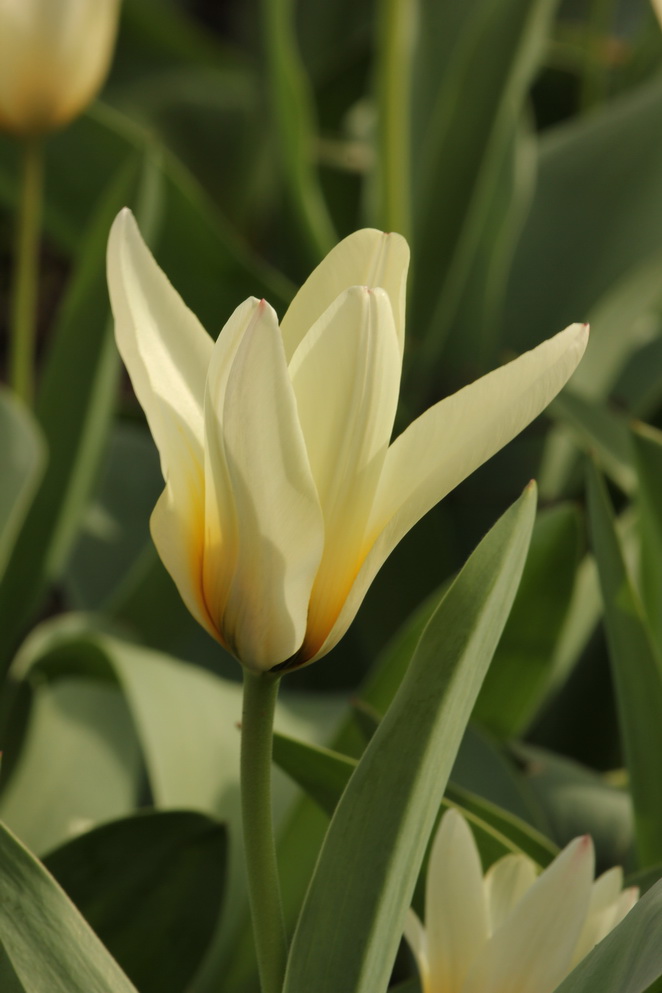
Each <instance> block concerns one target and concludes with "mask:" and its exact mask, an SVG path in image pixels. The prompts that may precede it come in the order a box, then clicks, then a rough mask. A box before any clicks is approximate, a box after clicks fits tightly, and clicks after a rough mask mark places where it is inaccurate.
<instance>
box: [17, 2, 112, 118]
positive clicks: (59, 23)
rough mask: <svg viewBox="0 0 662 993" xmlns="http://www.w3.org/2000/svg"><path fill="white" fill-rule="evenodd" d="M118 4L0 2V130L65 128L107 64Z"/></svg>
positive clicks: (89, 96)
mask: <svg viewBox="0 0 662 993" xmlns="http://www.w3.org/2000/svg"><path fill="white" fill-rule="evenodd" d="M119 5H120V0H0V130H3V131H9V132H12V133H13V134H17V135H22V136H31V135H38V134H43V133H44V132H47V131H52V130H55V129H56V128H60V127H63V126H64V125H65V124H68V123H69V121H71V120H72V119H73V118H74V117H76V115H77V114H79V113H80V112H81V111H82V110H83V108H84V107H86V106H87V104H88V103H89V102H90V101H91V100H92V99H93V97H94V96H95V94H96V93H97V91H98V90H99V89H100V87H101V85H102V83H103V81H104V79H105V78H106V75H107V73H108V68H109V65H110V60H111V56H112V53H113V47H114V43H115V35H116V33H117V20H118V16H119Z"/></svg>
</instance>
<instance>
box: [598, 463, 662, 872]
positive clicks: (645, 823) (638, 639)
mask: <svg viewBox="0 0 662 993" xmlns="http://www.w3.org/2000/svg"><path fill="white" fill-rule="evenodd" d="M588 497H589V511H590V514H589V516H590V527H591V537H592V541H593V550H594V553H595V558H596V561H597V564H598V573H599V576H600V586H601V588H602V597H603V600H604V610H605V617H604V620H605V627H606V631H607V641H608V644H609V656H610V661H611V668H612V673H613V679H614V685H615V688H616V704H617V708H618V717H619V725H620V731H621V737H622V741H623V747H624V751H625V761H626V765H627V769H628V773H629V783H630V792H631V793H632V801H633V804H634V817H635V832H636V840H637V851H638V854H639V858H640V861H641V864H642V865H643V866H646V865H649V864H651V863H654V862H659V861H660V859H661V858H662V833H661V832H660V824H662V721H660V714H662V663H661V662H660V659H659V657H658V656H657V654H656V652H655V648H654V645H653V643H652V640H651V637H650V634H649V631H648V628H647V626H646V622H645V618H644V615H643V610H642V607H641V603H640V601H639V598H638V596H637V593H636V591H635V589H634V587H633V585H632V582H631V580H630V578H629V575H628V573H627V570H626V567H625V563H624V561H623V554H622V552H621V548H620V546H619V542H618V537H617V535H616V532H615V530H614V521H613V514H612V510H611V506H610V503H609V497H608V495H607V490H606V488H605V485H604V483H603V481H602V479H601V477H600V476H599V475H598V472H597V470H596V469H595V467H594V466H593V464H592V463H590V464H589V469H588Z"/></svg>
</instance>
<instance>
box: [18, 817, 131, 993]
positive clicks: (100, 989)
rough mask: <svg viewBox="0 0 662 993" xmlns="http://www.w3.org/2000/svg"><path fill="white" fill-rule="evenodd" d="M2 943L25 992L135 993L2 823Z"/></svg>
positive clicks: (77, 914)
mask: <svg viewBox="0 0 662 993" xmlns="http://www.w3.org/2000/svg"><path fill="white" fill-rule="evenodd" d="M0 942H2V944H3V945H4V948H5V951H6V952H7V954H8V955H9V958H10V959H11V964H12V966H13V968H14V970H15V972H16V975H17V976H18V978H19V979H20V981H21V983H22V984H23V987H24V989H25V993H46V991H48V993H109V991H111V990H112V993H136V988H135V987H134V986H133V984H132V983H131V982H130V981H129V979H128V978H127V977H126V976H125V974H124V973H123V972H122V970H121V969H120V968H119V966H118V965H117V963H116V962H115V960H114V959H113V958H112V957H111V955H110V954H109V952H108V951H107V950H106V949H105V948H104V947H103V945H102V944H101V942H100V941H99V939H98V938H97V936H96V935H95V934H94V932H93V931H92V929H91V928H90V927H89V925H88V924H87V923H86V922H85V920H84V919H83V917H81V915H80V914H79V912H78V911H77V910H76V908H75V907H74V905H73V904H72V903H71V902H70V900H69V898H68V897H67V896H66V894H65V893H64V892H63V890H61V889H60V887H59V886H58V885H57V883H56V882H55V880H54V879H53V877H52V876H50V875H49V873H48V872H46V870H45V869H44V867H43V866H42V865H41V864H40V863H39V862H38V861H37V860H36V859H35V858H34V856H33V855H31V854H30V853H29V852H28V850H27V849H26V848H24V847H23V845H21V843H20V842H19V841H18V840H17V839H16V838H15V837H14V836H13V835H12V834H11V833H10V832H9V831H8V830H7V829H6V828H4V827H3V826H2V825H0Z"/></svg>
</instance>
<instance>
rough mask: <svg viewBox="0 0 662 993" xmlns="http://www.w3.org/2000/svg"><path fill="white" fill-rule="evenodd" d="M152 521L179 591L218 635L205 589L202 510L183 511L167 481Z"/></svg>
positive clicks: (158, 545)
mask: <svg viewBox="0 0 662 993" xmlns="http://www.w3.org/2000/svg"><path fill="white" fill-rule="evenodd" d="M149 524H150V531H151V533H152V540H153V541H154V544H155V546H156V550H157V552H158V553H159V556H160V558H161V561H162V562H163V564H164V566H165V567H166V569H167V570H168V572H169V573H170V575H171V577H172V579H173V581H174V583H175V585H176V587H177V589H178V591H179V595H180V596H181V598H182V600H183V601H184V603H185V604H186V606H187V607H188V609H189V610H190V612H191V613H192V614H193V616H194V617H195V619H196V621H198V623H199V624H201V625H202V626H203V628H205V630H206V631H208V632H209V634H210V635H211V636H212V637H213V638H216V639H218V632H217V631H216V628H215V626H214V623H213V621H212V619H211V618H210V616H209V613H208V611H207V606H206V603H205V598H204V594H203V590H202V556H203V538H204V519H203V514H202V511H201V512H200V514H199V515H198V516H193V515H191V514H188V513H187V514H184V513H182V503H181V501H176V500H174V499H173V497H172V492H171V487H170V486H169V485H166V488H165V489H164V491H163V493H162V494H161V496H160V497H159V499H158V500H157V502H156V506H155V507H154V510H153V511H152V516H151V518H150V522H149Z"/></svg>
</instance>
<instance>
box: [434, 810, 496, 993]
mask: <svg viewBox="0 0 662 993" xmlns="http://www.w3.org/2000/svg"><path fill="white" fill-rule="evenodd" d="M487 928H488V922H487V905H486V900H485V890H484V886H483V871H482V867H481V863H480V856H479V854H478V849H477V848H476V842H475V841H474V837H473V834H472V833H471V829H470V828H469V825H468V824H467V822H466V821H465V819H464V817H462V815H461V814H459V813H458V812H457V811H456V810H453V809H451V810H449V811H447V812H446V813H445V814H444V816H443V818H442V821H441V824H440V826H439V829H438V831H437V835H436V837H435V840H434V843H433V845H432V851H431V853H430V862H429V866H428V873H427V883H426V894H425V929H426V933H427V946H428V957H429V962H430V976H431V979H432V983H431V986H432V989H433V990H443V991H444V993H461V991H462V989H463V983H464V980H465V977H466V975H467V972H468V971H469V969H470V967H471V964H472V962H473V961H474V960H475V958H476V956H477V955H478V954H479V953H480V950H481V948H482V947H483V945H484V943H485V941H486V940H487V937H488V929H487Z"/></svg>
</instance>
